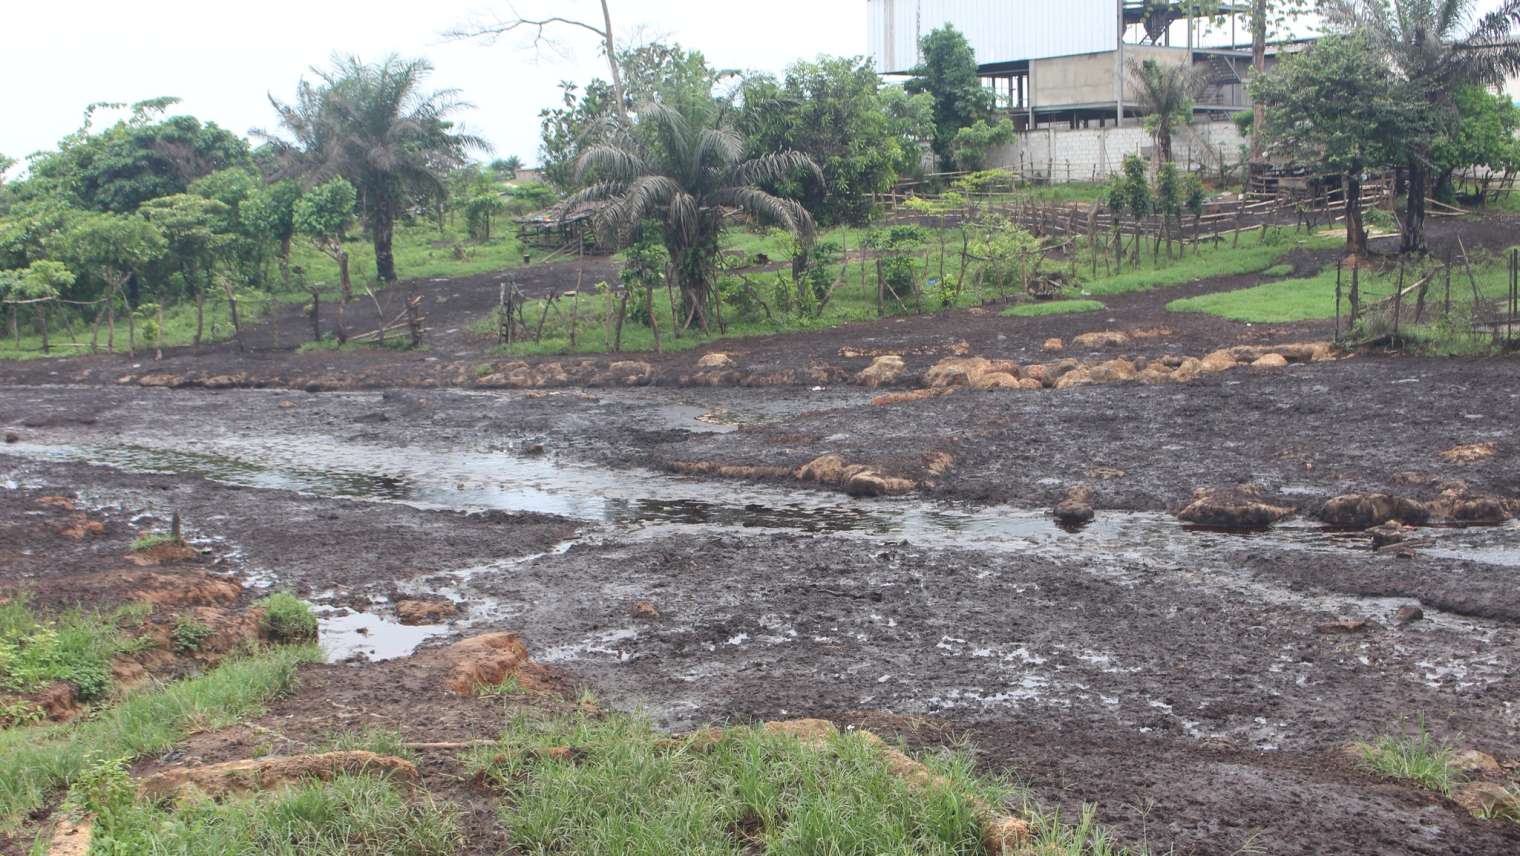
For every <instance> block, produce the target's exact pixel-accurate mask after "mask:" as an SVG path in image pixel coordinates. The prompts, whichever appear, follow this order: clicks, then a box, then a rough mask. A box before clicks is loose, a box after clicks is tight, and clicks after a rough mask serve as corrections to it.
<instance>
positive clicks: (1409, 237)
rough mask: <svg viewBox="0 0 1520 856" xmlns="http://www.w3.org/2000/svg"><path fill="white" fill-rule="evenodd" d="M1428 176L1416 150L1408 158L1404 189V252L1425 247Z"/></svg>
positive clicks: (1411, 251)
mask: <svg viewBox="0 0 1520 856" xmlns="http://www.w3.org/2000/svg"><path fill="white" fill-rule="evenodd" d="M1429 176H1430V169H1429V168H1428V167H1427V166H1426V165H1425V162H1424V161H1423V160H1421V158H1420V153H1419V152H1418V151H1417V152H1415V153H1414V154H1413V155H1411V156H1410V158H1409V182H1408V187H1407V188H1406V189H1405V190H1406V192H1407V193H1408V194H1409V196H1408V199H1407V200H1406V201H1405V203H1404V241H1403V250H1404V252H1406V253H1415V252H1422V251H1424V249H1425V196H1426V194H1427V193H1428V192H1429V191H1428V188H1427V187H1426V185H1427V183H1428V181H1429Z"/></svg>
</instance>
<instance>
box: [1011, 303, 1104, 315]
mask: <svg viewBox="0 0 1520 856" xmlns="http://www.w3.org/2000/svg"><path fill="white" fill-rule="evenodd" d="M1102 308H1104V306H1103V304H1102V303H1101V302H1099V301H1097V300H1049V301H1045V302H1043V303H1020V304H1018V305H1016V306H1010V307H1008V308H1007V309H1004V310H1003V311H1002V312H1000V313H998V314H1000V315H1003V316H1004V317H1007V318H1038V317H1041V316H1044V315H1070V314H1072V313H1076V312H1097V311H1098V310H1099V309H1102Z"/></svg>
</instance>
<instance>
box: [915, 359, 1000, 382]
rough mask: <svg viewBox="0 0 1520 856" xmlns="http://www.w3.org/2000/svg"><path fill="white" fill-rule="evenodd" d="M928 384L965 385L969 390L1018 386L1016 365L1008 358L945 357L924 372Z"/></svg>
mask: <svg viewBox="0 0 1520 856" xmlns="http://www.w3.org/2000/svg"><path fill="white" fill-rule="evenodd" d="M924 381H925V382H926V383H927V384H928V385H929V386H931V387H947V386H967V387H970V388H972V389H1018V388H1019V366H1018V364H1017V363H1015V362H1012V361H1011V360H989V359H987V358H986V357H946V358H944V359H943V360H940V361H939V362H937V363H935V364H934V365H933V366H931V367H930V368H929V370H928V371H927V372H925V373H924Z"/></svg>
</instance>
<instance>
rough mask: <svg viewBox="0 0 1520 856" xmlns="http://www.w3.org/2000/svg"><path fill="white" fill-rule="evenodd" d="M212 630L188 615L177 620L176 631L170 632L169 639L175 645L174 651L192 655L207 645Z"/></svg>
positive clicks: (175, 623)
mask: <svg viewBox="0 0 1520 856" xmlns="http://www.w3.org/2000/svg"><path fill="white" fill-rule="evenodd" d="M211 634H212V630H211V628H210V627H209V626H208V625H207V624H206V623H205V622H202V621H197V620H195V619H194V618H192V617H190V616H188V615H181V616H180V617H179V618H177V619H175V622H174V629H173V630H171V631H169V639H170V641H172V642H173V643H174V649H175V650H176V651H180V652H182V653H185V654H192V653H194V652H196V651H199V650H200V649H201V646H202V645H204V644H206V640H207V639H210V638H211Z"/></svg>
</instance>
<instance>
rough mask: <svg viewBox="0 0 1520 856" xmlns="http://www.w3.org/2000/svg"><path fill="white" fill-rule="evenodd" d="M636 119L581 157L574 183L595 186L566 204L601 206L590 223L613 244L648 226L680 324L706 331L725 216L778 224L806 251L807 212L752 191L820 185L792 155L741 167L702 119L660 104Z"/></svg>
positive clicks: (724, 136) (735, 146)
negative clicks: (656, 238) (656, 230)
mask: <svg viewBox="0 0 1520 856" xmlns="http://www.w3.org/2000/svg"><path fill="white" fill-rule="evenodd" d="M636 117H637V118H636V119H635V120H634V124H633V125H632V126H625V125H622V124H621V123H618V122H609V123H607V125H606V126H605V130H604V134H603V137H602V139H601V141H600V142H598V143H596V144H594V145H591V146H589V147H588V148H587V149H586V151H585V152H584V153H583V154H582V155H581V157H580V161H579V163H578V165H577V171H578V174H579V175H580V176H581V177H582V178H585V177H589V176H593V175H594V176H597V177H598V180H597V181H595V182H594V183H592V184H591V185H590V186H588V187H587V188H586V189H584V190H582V191H581V192H579V193H577V194H575V195H574V196H572V197H570V202H571V204H579V203H581V202H600V203H603V205H602V207H601V209H600V211H599V212H598V214H597V218H596V223H597V226H598V227H599V229H601V230H602V231H603V232H604V233H605V234H607V235H608V236H609V237H612V238H617V237H621V238H626V237H628V236H630V235H631V234H633V232H634V231H635V230H636V229H638V228H639V227H640V226H641V224H642V223H644V221H646V220H653V221H656V222H657V223H658V224H659V227H660V230H661V234H662V237H663V238H664V243H665V249H666V251H667V252H668V253H669V254H670V263H671V267H672V269H673V270H672V273H673V276H674V280H675V283H676V285H677V286H678V287H679V288H680V291H681V296H682V300H683V305H684V307H685V311H686V322H685V325H686V326H689V325H690V324H691V323H692V321H693V319H695V320H696V321H697V322H698V323H699V324H701V325H702V327H703V329H707V326H708V321H709V318H708V309H709V307H710V301H711V299H712V292H713V281H714V279H715V278H716V275H717V257H718V239H719V236H720V235H721V234H722V231H723V224H724V216H725V214H724V212H725V211H726V210H738V211H742V212H744V213H745V214H748V215H750V216H752V217H754V218H755V219H757V220H761V221H765V222H772V223H777V224H779V225H780V226H782V227H783V228H785V229H787V230H788V231H790V232H792V233H793V234H796V235H799V236H801V237H802V238H803V240H804V241H808V242H810V241H811V240H812V235H813V218H812V215H810V214H808V212H807V209H806V208H803V207H802V206H801V205H800V204H798V203H797V202H795V201H793V200H791V199H786V198H783V197H780V196H776V195H774V194H771V193H767V192H766V191H764V190H762V189H761V188H760V185H762V184H766V183H775V182H782V181H785V180H786V179H787V178H788V177H789V176H790V175H791V174H793V173H794V172H797V171H799V170H806V171H808V172H811V173H813V174H814V176H815V177H818V178H819V179H820V180H821V176H820V175H819V174H818V167H817V165H815V164H814V163H813V162H812V161H811V160H809V159H808V158H807V157H806V156H805V155H801V154H798V153H797V152H792V151H782V152H773V153H770V154H766V155H762V156H760V157H755V158H749V159H746V158H745V157H744V142H743V140H742V139H740V137H739V135H738V134H736V133H735V132H734V131H732V130H730V129H729V128H726V127H722V126H716V127H715V126H711V125H702V124H698V122H699V121H700V117H688V116H684V115H682V114H681V113H680V112H679V111H678V110H676V109H674V108H671V107H667V106H664V105H661V104H645V105H642V106H640V107H639V108H638V110H637V111H636Z"/></svg>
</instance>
